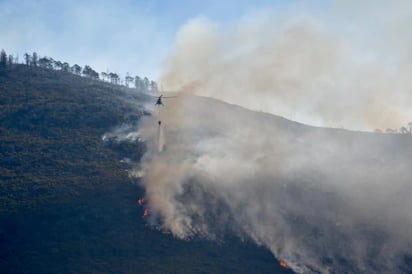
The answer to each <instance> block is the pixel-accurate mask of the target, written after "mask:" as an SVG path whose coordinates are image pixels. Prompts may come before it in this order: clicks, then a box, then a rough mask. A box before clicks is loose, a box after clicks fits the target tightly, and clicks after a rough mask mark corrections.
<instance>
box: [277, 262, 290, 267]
mask: <svg viewBox="0 0 412 274" xmlns="http://www.w3.org/2000/svg"><path fill="white" fill-rule="evenodd" d="M279 264H280V266H281V267H283V268H289V266H288V265H287V264H286V263H285V261H280V262H279Z"/></svg>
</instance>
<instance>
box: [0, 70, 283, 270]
mask: <svg viewBox="0 0 412 274" xmlns="http://www.w3.org/2000/svg"><path fill="white" fill-rule="evenodd" d="M148 100H150V98H148V96H145V95H143V94H140V93H138V92H136V91H135V90H130V89H126V88H123V87H119V86H114V85H110V84H107V83H103V82H98V81H94V80H89V79H86V78H82V77H78V76H74V75H72V74H69V73H65V72H62V71H50V70H44V69H40V68H28V67H25V66H23V65H17V66H13V67H12V68H8V69H7V70H5V71H4V70H3V71H1V72H0V147H1V150H0V154H1V155H0V243H1V246H2V248H1V249H0V269H2V272H7V273H72V272H77V273H78V272H85V273H89V272H119V273H142V272H143V273H199V272H203V273H219V272H221V273H252V272H253V273H289V272H290V271H289V270H285V269H283V268H281V267H280V266H279V264H278V262H276V260H275V259H274V257H273V255H272V254H271V253H270V252H269V251H268V250H266V249H264V248H261V247H258V246H256V245H255V244H253V243H251V242H249V241H245V242H241V241H239V240H238V239H237V238H228V239H226V241H225V242H223V243H222V242H221V243H219V244H217V243H214V242H207V241H203V240H195V241H193V242H185V241H181V240H178V239H174V238H173V237H171V236H169V235H163V234H162V233H160V232H158V231H152V230H151V229H150V228H149V227H146V226H145V221H144V220H143V219H142V218H141V215H142V213H143V212H142V209H141V208H139V207H137V206H136V200H137V198H138V197H141V196H143V195H144V190H143V189H141V188H140V187H139V185H138V180H135V179H131V178H129V176H128V173H127V172H126V171H125V168H126V167H125V166H124V165H123V164H122V163H121V162H120V160H121V159H123V158H124V157H128V158H131V159H132V160H134V161H139V160H140V158H141V157H142V154H143V152H144V151H145V149H146V148H145V146H144V144H142V143H139V142H135V143H116V142H103V141H102V135H103V134H104V133H106V132H108V131H110V130H111V129H113V127H115V126H119V125H122V124H124V123H126V124H128V125H131V126H133V127H136V126H137V125H138V124H139V119H140V116H141V115H144V110H143V104H144V103H146V102H147V101H148Z"/></svg>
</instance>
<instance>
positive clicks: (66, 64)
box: [62, 62, 70, 72]
mask: <svg viewBox="0 0 412 274" xmlns="http://www.w3.org/2000/svg"><path fill="white" fill-rule="evenodd" d="M62 70H63V71H67V72H69V71H70V65H69V63H67V62H64V63H63V64H62Z"/></svg>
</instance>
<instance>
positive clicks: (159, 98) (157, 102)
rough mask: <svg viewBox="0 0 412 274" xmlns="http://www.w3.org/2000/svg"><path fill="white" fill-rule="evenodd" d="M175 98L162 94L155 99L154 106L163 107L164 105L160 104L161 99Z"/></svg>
mask: <svg viewBox="0 0 412 274" xmlns="http://www.w3.org/2000/svg"><path fill="white" fill-rule="evenodd" d="M175 97H177V96H163V94H162V95H160V96H159V97H157V100H156V103H155V105H156V106H164V104H163V102H162V99H163V98H175Z"/></svg>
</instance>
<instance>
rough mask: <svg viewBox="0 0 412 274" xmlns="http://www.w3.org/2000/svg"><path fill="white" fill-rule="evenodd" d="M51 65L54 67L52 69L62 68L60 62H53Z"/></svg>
mask: <svg viewBox="0 0 412 274" xmlns="http://www.w3.org/2000/svg"><path fill="white" fill-rule="evenodd" d="M53 65H54V68H55V69H60V70H61V69H62V67H63V63H62V62H60V61H54V62H53Z"/></svg>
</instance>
